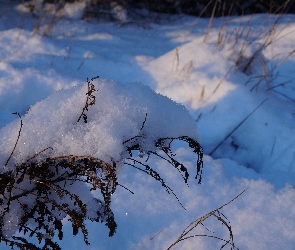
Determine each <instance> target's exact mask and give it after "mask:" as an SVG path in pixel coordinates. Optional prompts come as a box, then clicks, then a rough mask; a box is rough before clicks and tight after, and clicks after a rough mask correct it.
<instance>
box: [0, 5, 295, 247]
mask: <svg viewBox="0 0 295 250" xmlns="http://www.w3.org/2000/svg"><path fill="white" fill-rule="evenodd" d="M82 7H83V6H80V7H79V6H71V5H67V7H66V8H65V10H64V11H66V13H67V15H68V16H67V18H73V19H61V20H59V21H58V22H57V23H56V24H55V25H54V26H53V27H51V28H50V29H48V26H45V25H46V23H45V24H44V26H41V27H40V28H39V29H32V26H33V25H34V24H35V23H36V19H34V18H33V17H32V16H31V15H30V13H27V12H19V10H21V8H20V7H18V8H17V9H18V10H17V9H16V8H13V7H9V8H8V9H7V10H6V12H5V13H4V14H3V17H2V18H1V20H0V42H1V48H0V55H1V61H0V144H1V147H0V166H1V167H2V166H3V165H4V164H5V161H6V160H7V156H9V154H10V152H11V148H12V147H13V145H14V143H15V140H16V137H17V134H18V131H19V127H20V119H19V118H18V117H17V116H16V115H12V113H13V112H19V113H20V114H21V115H22V120H23V124H24V125H23V128H22V132H21V137H20V140H19V142H18V146H17V148H16V151H15V153H14V155H13V159H12V160H13V162H16V163H19V162H22V161H23V160H24V159H26V158H27V157H28V156H30V155H31V154H32V153H36V152H39V151H40V150H42V149H44V148H46V147H49V146H50V147H53V148H54V149H55V151H50V150H49V151H46V152H45V153H47V154H53V155H54V154H55V155H59V154H68V153H70V152H73V153H78V154H79V155H83V154H85V155H87V154H93V155H96V156H99V157H102V158H103V157H112V158H115V159H116V160H118V161H119V160H120V159H122V157H123V158H124V156H122V154H121V152H122V148H120V145H121V142H122V141H124V140H125V139H126V138H128V137H132V136H135V135H137V134H138V133H141V132H142V133H143V132H145V129H146V132H147V133H148V134H149V135H152V136H154V137H153V138H155V137H157V136H159V135H163V137H168V136H179V135H183V133H185V134H186V135H188V136H192V137H194V138H197V139H198V140H199V142H200V144H201V145H202V147H203V148H204V152H205V157H204V169H203V179H202V184H201V185H198V184H197V181H196V180H194V178H193V175H194V174H195V166H196V155H194V154H193V153H192V152H191V149H189V148H188V147H187V146H186V145H184V144H181V143H177V144H175V145H174V147H175V152H176V155H177V157H178V158H179V159H180V160H181V162H184V163H185V165H186V166H187V167H188V169H189V172H190V173H191V176H190V179H189V182H188V185H186V184H184V182H183V180H182V178H181V176H180V175H179V173H178V172H177V171H176V170H175V169H173V168H171V167H169V166H168V164H167V162H165V161H162V160H159V159H157V158H151V161H152V165H153V166H154V168H155V169H156V170H157V172H159V173H160V174H161V176H162V177H163V178H164V179H165V180H166V181H167V184H168V185H169V186H170V187H171V188H172V189H173V190H174V192H175V193H176V195H177V196H178V197H179V199H180V201H181V203H182V204H183V206H184V207H185V208H186V210H184V209H183V208H182V207H181V206H180V204H179V203H178V201H177V200H176V199H175V197H174V196H173V195H171V194H170V195H169V194H167V192H166V191H165V189H164V188H163V187H162V186H161V185H160V184H159V183H157V182H156V181H155V180H153V179H152V178H150V177H148V176H146V175H144V174H143V173H140V172H139V171H136V170H135V169H133V168H129V167H128V166H124V167H123V168H122V169H121V171H120V173H119V179H118V181H119V183H120V184H122V185H124V186H125V187H127V188H128V189H130V190H132V191H133V192H134V194H131V193H130V192H128V191H127V190H125V189H123V188H118V189H117V191H116V193H115V194H114V195H113V196H112V199H113V202H112V209H113V211H114V213H115V219H116V221H117V223H118V229H117V233H116V234H115V235H114V236H113V237H111V238H109V237H108V232H107V228H106V227H105V226H104V225H103V224H98V223H91V222H89V223H88V224H87V226H88V228H89V231H90V233H89V241H90V243H91V245H90V246H89V247H87V246H86V245H85V244H84V242H83V237H82V235H81V233H80V234H78V235H77V236H75V237H73V236H72V235H71V230H72V229H71V225H70V223H69V222H68V221H67V220H65V221H64V223H65V228H66V236H65V237H64V240H63V241H59V240H58V239H57V241H58V242H59V244H60V245H61V246H62V249H77V248H82V249H167V248H168V247H169V246H170V245H171V244H172V243H173V242H174V241H175V240H176V239H177V238H178V236H179V235H180V233H181V232H182V230H184V229H185V227H186V226H187V225H188V224H189V223H190V222H192V221H193V220H195V219H197V218H199V217H200V216H203V215H205V214H206V213H208V212H210V211H212V210H214V209H216V208H218V207H219V206H221V205H223V204H225V203H226V202H228V201H230V200H231V199H232V198H234V197H235V196H236V195H238V194H239V193H240V192H242V191H243V190H245V189H246V191H245V192H244V193H243V194H242V195H241V196H240V197H238V198H237V199H236V200H234V201H233V202H232V203H230V204H229V205H227V206H226V207H224V208H223V209H222V213H223V214H224V215H225V216H226V217H227V218H228V220H229V221H230V225H231V227H232V230H233V234H234V241H235V245H236V246H237V247H238V248H239V249H249V250H250V249H290V250H292V249H295V248H294V246H295V231H294V225H295V189H294V185H295V181H294V180H295V178H294V177H295V140H294V130H295V129H294V119H295V110H294V94H295V91H294V69H293V65H294V60H295V56H294V55H293V54H292V51H293V49H294V28H295V27H294V17H295V16H294V15H285V16H284V15H282V16H272V15H266V14H263V15H253V16H244V17H232V18H231V19H228V20H226V21H227V22H224V19H221V18H220V19H215V20H214V21H213V23H212V26H211V28H210V32H209V34H208V36H207V39H206V42H204V34H205V33H206V31H207V30H208V28H207V27H208V23H209V19H198V22H197V23H196V20H195V19H194V18H193V17H188V16H177V17H174V16H171V17H169V18H168V17H167V20H162V22H161V23H159V24H155V23H149V27H150V28H149V29H145V28H143V27H141V26H140V24H138V25H137V24H136V23H134V24H132V23H130V24H129V25H125V26H120V25H118V24H117V23H105V22H101V23H96V22H84V21H81V20H79V19H78V17H79V15H80V12H79V11H80V10H81V8H82ZM118 7H120V6H118ZM23 11H24V10H23ZM18 19H20V20H26V22H22V23H21V24H18V23H17V20H18ZM123 19H124V20H125V17H124V18H123ZM7 20H10V21H9V22H7ZM12 20H15V22H13V21H12ZM275 22H276V23H277V25H276V26H275V27H274V28H273V27H272V24H273V23H275ZM222 25H223V26H222ZM221 26H222V27H223V28H222V29H221V28H220V27H221ZM220 31H222V32H221V33H220ZM270 31H271V32H270ZM44 32H45V33H46V34H48V32H49V34H50V35H49V36H43V34H44ZM220 34H221V35H222V36H221V38H223V39H222V40H221V42H218V37H220ZM238 35H240V36H238ZM237 37H238V38H237ZM270 38H271V41H272V42H271V43H270V44H267V43H266V41H269V40H268V39H270ZM252 56H253V62H252V63H251V64H250V66H249V67H248V68H247V70H245V64H244V63H245V62H247V60H249V58H251V57H252ZM96 75H99V79H98V80H96V81H95V86H96V87H97V91H96V92H95V96H96V104H95V105H94V106H90V107H89V110H88V113H87V115H88V119H89V122H88V123H87V124H86V127H87V129H83V128H84V127H85V124H83V128H82V125H81V124H80V123H81V122H80V123H77V122H76V121H77V117H79V115H80V114H81V111H82V110H81V107H82V108H83V106H84V104H85V98H86V95H85V93H86V90H87V84H85V80H86V78H87V77H88V78H91V77H94V76H96ZM256 85H257V86H256ZM73 86H75V87H73ZM150 88H151V89H153V90H154V91H155V92H156V93H159V94H161V95H159V94H156V93H155V92H154V91H152V90H151V89H150ZM164 96H167V97H168V98H166V97H164ZM169 98H171V99H172V100H173V101H172V100H170V99H169ZM176 102H177V103H181V104H182V105H184V106H185V107H186V109H185V108H184V107H183V106H182V105H179V104H176ZM260 104H261V106H260ZM256 108H257V109H256ZM187 109H188V110H189V112H190V115H191V116H189V115H188V111H187ZM146 114H147V115H146ZM145 116H146V122H145V125H144V127H143V130H142V131H141V130H140V129H141V127H142V124H143V121H144V120H145ZM191 117H192V118H191ZM245 118H247V119H246V120H244V119H245ZM195 121H196V124H195ZM82 123H83V122H82ZM192 124H193V125H192ZM239 124H240V125H239ZM172 125H173V126H172ZM175 131H177V132H175ZM196 131H197V133H198V137H195V136H196ZM228 135H229V136H228ZM227 136H228V137H227ZM110 137H111V139H110ZM72 138H73V139H72ZM76 138H77V139H76ZM89 138H92V139H91V140H90V139H89ZM225 138H226V140H224V139H225ZM73 141H75V143H73ZM85 141H87V142H88V143H89V144H85V143H84V142H85ZM221 142H222V143H221ZM24 143H25V144H24ZM143 143H144V142H143ZM219 143H221V144H220V146H219V147H218V148H217V149H216V150H215V151H214V152H213V153H212V151H213V149H214V148H216V146H217V145H218V144H219ZM145 145H146V146H147V147H149V146H150V144H149V143H148V142H147V144H145ZM110 152H111V155H110ZM104 159H106V158H104ZM11 166H12V165H9V166H8V167H11ZM85 198H87V197H85ZM15 209H16V210H17V209H18V208H17V207H15ZM15 220H17V217H13V218H8V217H7V218H5V221H7V226H6V228H7V229H8V231H7V232H5V233H7V235H9V234H11V233H13V231H14V230H15V223H14V221H15ZM8 225H12V226H11V227H10V226H8ZM205 226H206V228H208V229H209V230H210V231H207V230H206V228H204V227H200V228H199V229H198V230H196V233H198V234H210V235H212V234H213V235H215V236H217V237H221V238H224V239H228V232H227V231H226V230H224V228H222V227H221V226H220V223H219V222H217V221H216V220H213V219H210V220H208V221H206V222H205ZM212 232H214V233H212ZM222 244H223V243H222V242H220V241H218V240H216V239H212V238H206V237H194V238H192V239H188V240H185V241H183V242H182V243H179V244H178V245H176V246H175V247H174V249H195V248H196V246H198V249H219V248H220V247H221V246H222ZM1 249H10V248H9V247H8V246H5V245H4V244H3V246H2V245H1ZM172 249H173V248H172Z"/></svg>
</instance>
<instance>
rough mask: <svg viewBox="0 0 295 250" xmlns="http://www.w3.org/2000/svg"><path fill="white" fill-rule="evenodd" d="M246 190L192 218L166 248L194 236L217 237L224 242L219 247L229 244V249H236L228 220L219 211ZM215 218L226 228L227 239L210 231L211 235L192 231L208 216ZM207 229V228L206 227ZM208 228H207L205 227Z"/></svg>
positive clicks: (201, 224)
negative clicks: (196, 217) (213, 208)
mask: <svg viewBox="0 0 295 250" xmlns="http://www.w3.org/2000/svg"><path fill="white" fill-rule="evenodd" d="M245 191H246V189H245V190H244V191H242V192H241V193H239V194H238V195H237V196H236V197H235V198H233V199H231V200H230V201H229V202H227V203H225V204H224V205H222V206H220V207H219V208H217V209H215V210H213V211H211V212H209V213H207V214H205V215H203V216H201V217H199V218H198V219H196V220H194V221H193V222H191V223H190V224H189V225H188V226H187V227H186V228H185V229H184V230H183V231H182V233H181V234H180V236H179V237H178V238H177V240H176V241H175V242H174V243H172V244H171V245H170V246H169V247H168V248H167V250H170V249H171V248H173V247H174V246H175V245H177V244H178V243H180V242H182V241H184V240H188V239H192V238H194V237H208V238H213V239H217V240H220V241H222V242H223V243H224V244H223V245H222V246H221V247H220V249H223V248H224V247H225V246H227V245H229V246H230V249H231V250H234V249H238V248H237V247H236V246H235V243H234V235H233V231H232V227H231V225H230V222H229V220H228V219H227V218H226V216H225V215H224V214H223V213H222V212H221V211H220V210H221V209H222V208H224V207H225V206H227V205H228V204H230V203H231V202H233V201H234V200H236V199H237V198H238V197H239V196H241V195H242V194H243V193H244V192H245ZM211 217H213V218H215V219H217V220H218V221H219V222H220V223H221V224H222V226H224V227H225V228H226V230H227V231H228V233H229V239H228V240H225V239H222V238H220V237H218V236H215V235H214V233H212V234H211V235H208V234H195V233H194V232H193V230H194V229H196V228H197V227H198V226H203V227H205V226H204V222H205V221H206V220H207V219H209V218H211ZM206 229H207V228H206ZM207 230H208V229H207ZM208 231H209V230H208ZM209 232H210V231H209Z"/></svg>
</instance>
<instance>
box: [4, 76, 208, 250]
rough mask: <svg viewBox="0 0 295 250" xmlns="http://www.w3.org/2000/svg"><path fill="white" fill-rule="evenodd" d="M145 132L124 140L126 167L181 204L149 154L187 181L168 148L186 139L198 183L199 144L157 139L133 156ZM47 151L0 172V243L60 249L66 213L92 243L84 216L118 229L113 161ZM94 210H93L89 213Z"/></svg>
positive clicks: (90, 86) (88, 103)
mask: <svg viewBox="0 0 295 250" xmlns="http://www.w3.org/2000/svg"><path fill="white" fill-rule="evenodd" d="M96 78H97V77H95V78H92V79H91V80H90V81H89V80H87V83H88V91H87V93H86V96H87V97H86V102H85V105H84V107H83V109H82V112H81V115H80V116H79V118H78V119H77V122H79V121H80V120H81V118H83V120H84V123H87V111H88V108H89V106H92V105H95V96H94V95H93V93H94V91H96V89H95V86H94V84H93V80H94V79H96ZM18 115H19V114H18ZM19 117H20V116H19ZM146 119H147V114H146V117H145V119H144V122H143V124H142V127H141V129H140V133H141V132H142V130H143V128H144V126H145V122H146ZM20 120H21V126H20V129H19V134H18V137H17V140H16V142H15V145H14V148H13V150H12V151H11V154H10V156H9V157H8V159H7V161H6V164H5V166H7V164H8V163H9V162H10V161H11V158H12V155H13V153H14V151H15V148H16V147H17V146H18V145H17V144H18V140H19V138H20V136H21V130H22V126H23V122H22V119H21V117H20ZM144 136H148V135H143V134H139V135H138V136H135V137H132V138H130V139H128V140H126V141H124V142H123V146H124V147H125V150H126V151H127V152H129V155H130V157H129V158H128V159H125V165H126V166H132V167H134V168H136V169H138V170H140V171H143V172H144V173H146V174H147V175H149V176H151V177H152V178H154V179H155V180H156V181H158V182H160V183H161V184H162V186H163V187H164V188H165V189H166V190H167V192H168V193H172V194H173V195H174V196H175V197H176V198H177V200H178V201H179V203H180V204H181V202H180V200H179V199H178V197H177V196H176V195H175V193H174V191H173V190H172V189H171V188H170V187H169V186H167V185H166V183H165V181H164V179H163V178H162V177H161V176H160V175H159V174H158V173H157V172H156V171H155V170H153V168H152V167H151V166H150V165H149V161H148V160H149V157H150V156H152V155H153V156H156V157H159V158H161V159H164V160H166V161H167V162H168V163H169V164H170V165H171V166H173V167H174V168H176V169H177V170H178V171H179V172H180V174H182V176H183V179H184V182H187V181H188V178H189V173H188V170H187V168H186V167H185V166H184V165H183V164H182V163H180V162H178V161H177V160H175V155H174V154H173V152H172V150H171V143H172V142H173V141H175V140H181V141H184V142H187V144H188V146H189V147H190V148H192V149H193V152H194V153H196V154H197V156H198V159H197V169H196V173H197V174H196V179H198V183H201V176H202V167H203V161H202V159H203V151H202V147H201V146H200V145H199V143H198V142H197V141H195V140H193V139H191V138H189V137H186V136H182V137H177V138H158V139H157V140H156V141H155V142H154V143H155V147H156V150H155V151H148V152H144V153H145V154H146V155H147V156H148V157H147V159H145V160H142V161H141V160H140V159H138V157H133V154H134V151H137V152H139V153H141V152H142V149H141V147H140V145H139V143H138V139H139V138H143V137H144ZM47 150H53V148H51V147H48V148H45V149H43V150H42V151H40V152H38V153H36V154H34V155H32V156H31V157H29V159H27V160H26V161H25V162H23V163H21V164H17V165H14V169H13V170H10V171H4V170H2V171H1V172H0V183H1V184H0V215H1V216H0V242H4V243H6V244H8V245H9V246H11V248H12V249H14V248H15V247H17V248H19V249H30V250H31V249H52V250H58V249H61V248H60V246H59V245H58V243H57V242H54V240H53V238H54V236H55V235H56V234H57V237H58V239H59V240H62V239H63V224H62V220H63V219H64V218H65V217H68V219H69V221H70V222H71V223H72V227H73V235H76V234H77V233H78V232H79V230H80V231H81V232H82V234H83V237H84V242H85V243H86V244H87V245H88V244H90V242H89V241H88V230H87V228H86V225H85V222H86V221H87V220H90V221H93V222H104V223H105V225H106V226H107V227H108V229H109V236H113V235H114V234H115V232H116V228H117V223H116V221H115V217H114V213H113V211H112V209H111V197H112V195H113V194H114V192H115V191H116V188H117V186H122V185H121V184H119V183H118V181H117V163H116V162H115V161H111V162H105V161H102V160H101V159H98V158H95V157H92V156H90V155H60V156H55V157H48V156H47V157H45V156H44V157H43V159H42V154H44V152H45V151H47ZM37 156H38V160H37ZM40 158H41V159H42V160H40ZM73 187H76V189H75V188H74V189H73ZM122 187H123V188H125V187H124V186H122ZM81 188H82V190H84V191H83V192H85V190H86V191H87V192H88V194H86V193H85V195H88V196H89V197H92V199H91V200H90V201H89V200H88V201H87V202H85V201H84V200H83V197H81V196H79V192H78V191H77V190H80V189H81ZM125 189H126V190H128V189H127V188H125ZM93 190H98V191H100V194H101V197H102V198H101V199H98V198H95V197H93V196H92V194H91V191H93ZM129 191H130V190H129ZM83 196H84V194H83ZM89 206H91V211H89ZM94 208H95V211H93V209H94ZM16 210H17V211H21V214H19V213H18V214H17V216H18V221H15V222H14V225H12V228H11V229H10V230H12V232H10V233H7V225H6V221H7V218H11V216H14V215H15V214H14V211H16ZM16 231H19V232H20V233H21V235H23V236H16V235H15V234H14V233H15V232H16ZM31 237H34V238H36V239H37V240H38V245H36V244H34V243H31V242H29V241H28V238H31Z"/></svg>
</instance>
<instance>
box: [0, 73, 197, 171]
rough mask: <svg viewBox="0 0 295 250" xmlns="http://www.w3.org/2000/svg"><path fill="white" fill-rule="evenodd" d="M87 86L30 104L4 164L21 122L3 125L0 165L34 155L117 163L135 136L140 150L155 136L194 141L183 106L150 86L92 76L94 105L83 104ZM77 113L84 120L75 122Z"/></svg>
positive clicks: (149, 147) (192, 125)
mask: <svg viewBox="0 0 295 250" xmlns="http://www.w3.org/2000/svg"><path fill="white" fill-rule="evenodd" d="M89 83H90V82H88V84H89ZM88 84H87V83H85V84H81V85H77V86H75V87H72V88H69V89H65V90H61V91H58V92H55V93H54V94H52V95H51V96H49V97H48V98H47V99H45V100H43V101H40V102H38V103H37V104H36V105H34V106H32V107H31V108H30V110H29V111H28V112H27V114H26V115H25V116H24V117H22V123H23V126H22V127H21V133H20V136H19V141H18V143H17V145H16V148H15V151H14V153H13V155H12V160H10V162H9V163H8V164H6V161H7V159H8V158H9V155H10V154H11V152H12V150H13V148H14V145H15V143H16V140H17V137H18V134H19V131H20V120H19V119H16V120H15V121H13V122H11V123H10V124H8V125H7V126H5V127H4V128H2V129H1V130H0V138H1V139H0V148H1V149H0V159H1V160H0V166H5V165H6V166H5V168H6V169H7V170H9V169H11V167H12V165H13V164H21V163H22V162H24V161H27V160H28V159H29V158H30V157H32V156H34V155H36V154H37V155H38V156H36V157H35V158H36V160H38V159H44V157H56V156H65V155H76V156H92V157H95V158H98V159H101V160H103V161H106V162H110V161H111V162H114V161H115V162H117V163H120V162H122V160H123V159H124V158H125V157H126V156H127V154H128V151H127V150H126V145H124V142H126V141H128V140H129V139H131V138H137V142H138V143H139V146H140V148H141V149H142V150H143V152H142V153H144V152H145V151H153V150H155V141H156V140H157V139H158V138H175V137H179V136H188V137H190V138H192V139H196V134H197V133H196V124H195V122H194V120H193V119H192V117H191V116H190V114H189V112H188V110H187V109H186V108H185V107H184V106H182V105H180V104H177V103H175V102H174V101H172V100H170V99H169V98H167V97H165V96H162V95H160V94H156V93H155V92H154V91H152V90H151V89H150V88H149V87H147V86H144V85H142V84H140V83H129V84H124V85H123V84H120V83H118V82H114V81H110V80H97V79H95V80H93V86H94V88H95V91H94V92H93V93H92V94H91V95H92V96H93V98H94V99H95V104H94V105H89V106H88V107H87V106H85V104H86V102H87V101H86V100H87V98H89V93H88V92H89V85H88ZM87 93H88V95H86V94H87ZM85 107H86V109H85ZM83 108H84V109H85V110H84V111H83ZM81 114H84V116H87V123H85V121H83V119H80V120H79V117H80V115H81ZM78 120H79V121H78ZM44 149H47V150H45V151H43V150H44ZM41 151H43V152H42V153H40V152H41Z"/></svg>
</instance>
